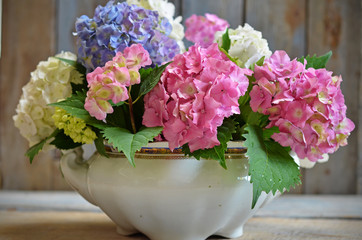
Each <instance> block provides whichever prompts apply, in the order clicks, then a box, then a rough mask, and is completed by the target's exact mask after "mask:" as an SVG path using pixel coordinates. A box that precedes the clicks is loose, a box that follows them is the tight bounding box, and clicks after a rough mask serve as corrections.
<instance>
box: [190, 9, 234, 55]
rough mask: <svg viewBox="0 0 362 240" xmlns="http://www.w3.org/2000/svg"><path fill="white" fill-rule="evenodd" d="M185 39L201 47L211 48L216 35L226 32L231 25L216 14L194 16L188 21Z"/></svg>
mask: <svg viewBox="0 0 362 240" xmlns="http://www.w3.org/2000/svg"><path fill="white" fill-rule="evenodd" d="M185 24H186V32H185V37H186V39H187V40H189V41H191V42H193V43H198V44H199V45H200V46H201V47H204V48H206V47H208V46H210V45H211V44H212V43H213V42H214V39H215V33H216V32H218V31H224V30H225V29H226V28H227V27H229V26H230V25H229V23H228V22H227V21H226V20H224V19H221V18H219V17H218V16H216V15H214V14H209V13H206V14H205V17H204V16H197V15H195V14H194V15H192V16H191V17H189V18H188V19H186V22H185Z"/></svg>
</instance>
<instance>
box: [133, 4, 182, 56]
mask: <svg viewBox="0 0 362 240" xmlns="http://www.w3.org/2000/svg"><path fill="white" fill-rule="evenodd" d="M127 3H128V4H129V5H132V4H134V5H137V6H140V7H143V8H145V9H150V10H152V11H157V12H158V14H159V15H160V16H161V17H165V18H167V19H168V21H169V22H170V24H171V25H172V32H171V34H170V38H173V39H175V40H176V41H177V44H178V45H179V46H180V50H181V53H183V52H185V45H184V43H183V41H182V40H183V38H184V36H185V31H184V27H183V26H182V24H181V21H182V17H181V16H178V17H176V18H175V19H174V18H173V16H174V15H175V5H174V4H173V3H170V2H168V1H167V0H127Z"/></svg>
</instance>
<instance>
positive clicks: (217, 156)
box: [182, 118, 236, 169]
mask: <svg viewBox="0 0 362 240" xmlns="http://www.w3.org/2000/svg"><path fill="white" fill-rule="evenodd" d="M235 129H236V122H235V121H234V120H233V119H231V118H227V119H225V120H224V122H223V124H222V125H221V126H220V127H218V128H217V139H218V140H219V142H220V145H218V146H215V147H213V148H208V149H199V150H196V151H193V152H191V151H190V148H189V146H188V145H187V144H185V145H183V146H182V149H183V151H184V152H185V154H186V155H189V156H193V157H195V158H196V159H197V160H200V158H204V159H213V160H217V161H219V163H220V165H221V166H222V167H223V168H225V169H226V168H227V167H226V163H225V151H226V150H227V142H228V141H230V140H231V139H232V134H233V133H235V132H236V130H235Z"/></svg>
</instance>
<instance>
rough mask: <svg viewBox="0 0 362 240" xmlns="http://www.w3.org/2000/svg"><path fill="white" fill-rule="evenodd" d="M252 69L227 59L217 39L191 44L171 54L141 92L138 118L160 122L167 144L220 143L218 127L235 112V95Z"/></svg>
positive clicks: (200, 146) (152, 124) (207, 145)
mask: <svg viewBox="0 0 362 240" xmlns="http://www.w3.org/2000/svg"><path fill="white" fill-rule="evenodd" d="M251 74H252V71H251V70H249V69H241V68H239V67H238V66H237V65H236V64H234V63H233V62H232V61H230V60H229V59H228V58H227V57H226V56H225V55H224V54H223V53H222V52H220V50H219V48H218V45H217V44H216V43H215V44H212V45H211V46H209V47H208V48H202V47H201V46H199V45H198V44H196V45H195V46H192V47H190V49H189V51H188V52H185V53H184V54H182V55H181V54H180V55H177V56H176V57H175V58H174V60H173V62H172V63H171V64H170V65H169V66H167V68H166V70H165V71H164V73H163V74H162V76H161V80H160V82H159V83H158V85H157V86H156V87H155V88H154V89H153V90H152V91H150V92H149V93H148V94H147V95H146V96H145V98H144V102H145V112H144V115H143V124H144V125H145V126H147V127H155V126H163V127H164V130H163V135H164V137H165V139H166V140H167V141H168V142H169V146H170V148H171V149H174V148H176V147H179V146H182V145H184V144H186V143H188V145H189V147H190V150H191V151H195V150H197V149H205V148H212V147H214V146H215V145H219V144H220V143H219V141H218V139H217V127H218V126H220V125H221V124H222V122H223V120H224V118H227V117H229V116H231V115H233V114H238V113H240V110H239V104H238V99H239V98H240V96H242V95H244V94H245V92H246V90H247V88H248V85H249V80H248V78H247V75H249V76H250V75H251Z"/></svg>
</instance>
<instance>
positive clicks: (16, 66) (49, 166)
mask: <svg viewBox="0 0 362 240" xmlns="http://www.w3.org/2000/svg"><path fill="white" fill-rule="evenodd" d="M106 2H107V1H106V0H33V1H27V0H3V6H2V9H3V20H2V36H3V37H2V38H3V39H2V58H1V60H0V94H1V95H0V110H1V114H0V124H1V125H0V189H1V188H2V189H21V190H36V189H69V187H68V186H67V185H66V184H65V183H64V181H63V179H62V178H61V176H60V173H59V171H58V169H57V168H58V162H59V161H58V160H59V152H57V151H56V150H53V151H51V152H49V153H43V154H41V155H40V156H39V157H38V158H37V159H35V161H34V162H35V163H34V164H33V165H32V166H30V164H28V161H27V159H26V158H25V157H24V152H25V151H26V149H27V143H26V141H25V140H24V139H23V138H22V137H21V136H20V134H19V131H18V130H17V129H15V127H14V126H13V121H12V118H11V117H12V116H13V115H14V114H15V108H16V105H17V102H18V99H19V97H20V95H21V87H22V86H23V85H24V84H26V82H27V81H28V80H29V73H30V72H31V71H33V70H34V69H35V67H36V65H37V63H38V62H39V61H40V60H46V59H47V57H48V56H51V55H53V54H55V53H56V52H60V51H61V50H70V51H73V52H76V49H75V46H74V38H73V37H72V35H71V33H72V32H73V31H74V21H75V19H76V17H77V16H80V15H82V14H87V15H93V11H94V8H95V6H97V5H98V4H103V5H104V4H105V3H106ZM172 2H174V3H175V6H176V13H177V14H179V15H182V16H183V18H184V20H185V18H187V17H189V16H190V15H191V14H194V13H195V14H199V15H200V14H204V13H207V12H209V13H214V14H217V15H218V16H220V17H221V18H224V19H226V20H228V21H229V22H230V24H231V27H233V28H235V27H237V26H238V25H242V24H244V23H245V22H247V23H249V24H250V25H251V26H253V27H254V28H255V29H257V30H260V31H262V33H263V36H264V37H265V38H266V39H267V40H268V42H269V46H270V48H271V50H273V51H274V50H278V49H284V50H286V51H287V52H288V54H289V55H290V56H291V57H293V58H294V57H299V56H302V55H306V54H314V53H316V54H323V53H325V52H327V51H328V50H329V49H331V50H333V53H334V55H333V57H332V59H331V61H330V63H329V65H328V69H330V70H332V71H334V73H335V74H341V75H342V76H343V79H344V81H343V83H342V89H343V93H344V95H345V98H346V104H347V106H348V112H347V115H348V116H349V117H350V118H351V119H352V120H353V121H354V122H355V124H356V130H355V131H354V132H353V133H352V135H351V136H350V138H349V145H348V146H347V147H343V148H341V149H340V150H339V151H338V152H337V153H336V154H334V155H332V156H331V157H330V160H329V162H327V163H324V164H318V165H317V166H316V167H315V168H313V169H309V170H303V185H302V186H300V187H299V188H297V189H296V190H294V192H298V193H309V194H314V193H320V194H332V193H333V194H356V193H360V194H361V193H362V130H360V129H359V127H358V125H359V123H361V124H362V86H361V84H360V82H361V80H362V77H361V69H362V60H361V58H362V51H361V44H362V37H361V32H362V28H361V25H362V24H361V21H362V20H361V18H362V16H361V1H359V0H319V1H309V0H273V1H266V0H198V1H195V0H173V1H172ZM20 6H21V7H20Z"/></svg>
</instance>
